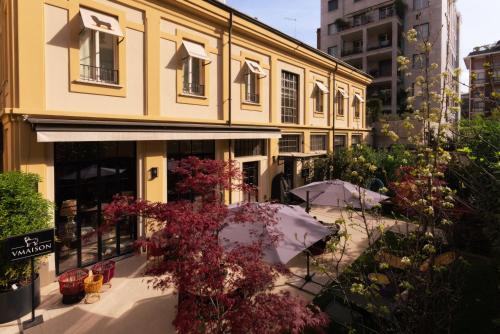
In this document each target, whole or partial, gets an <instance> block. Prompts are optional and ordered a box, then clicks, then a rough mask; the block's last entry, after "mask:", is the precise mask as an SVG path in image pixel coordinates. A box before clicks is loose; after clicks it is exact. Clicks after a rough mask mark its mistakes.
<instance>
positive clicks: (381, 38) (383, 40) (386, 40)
mask: <svg viewBox="0 0 500 334" xmlns="http://www.w3.org/2000/svg"><path fill="white" fill-rule="evenodd" d="M378 44H379V46H380V47H382V48H384V47H386V46H389V45H391V39H390V36H389V33H388V32H384V33H382V34H379V35H378Z"/></svg>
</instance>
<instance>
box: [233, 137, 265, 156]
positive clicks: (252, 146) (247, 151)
mask: <svg viewBox="0 0 500 334" xmlns="http://www.w3.org/2000/svg"><path fill="white" fill-rule="evenodd" d="M256 155H266V140H265V139H241V140H235V141H234V156H235V157H253V156H256Z"/></svg>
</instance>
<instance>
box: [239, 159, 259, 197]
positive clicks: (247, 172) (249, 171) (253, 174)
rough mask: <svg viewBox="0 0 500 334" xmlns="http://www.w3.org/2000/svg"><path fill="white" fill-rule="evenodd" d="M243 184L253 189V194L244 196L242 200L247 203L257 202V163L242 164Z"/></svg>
mask: <svg viewBox="0 0 500 334" xmlns="http://www.w3.org/2000/svg"><path fill="white" fill-rule="evenodd" d="M242 171H243V175H244V176H245V178H244V182H245V183H246V184H248V185H251V186H253V187H254V188H255V191H254V192H250V193H247V194H245V198H244V200H248V201H249V202H258V201H259V161H252V162H244V163H243V165H242Z"/></svg>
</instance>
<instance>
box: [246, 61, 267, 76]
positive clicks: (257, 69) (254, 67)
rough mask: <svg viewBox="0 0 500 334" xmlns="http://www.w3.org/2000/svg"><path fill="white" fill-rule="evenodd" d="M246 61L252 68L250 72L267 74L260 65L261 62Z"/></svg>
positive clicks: (249, 67)
mask: <svg viewBox="0 0 500 334" xmlns="http://www.w3.org/2000/svg"><path fill="white" fill-rule="evenodd" d="M245 63H246V65H247V67H248V69H249V70H250V72H252V73H255V74H257V75H264V76H265V75H266V72H264V69H263V68H262V66H260V64H259V63H257V62H255V61H253V60H245Z"/></svg>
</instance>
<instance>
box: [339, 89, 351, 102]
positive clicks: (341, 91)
mask: <svg viewBox="0 0 500 334" xmlns="http://www.w3.org/2000/svg"><path fill="white" fill-rule="evenodd" d="M337 94H340V95H342V96H343V97H344V98H345V99H347V98H349V95H348V94H347V93H346V92H345V90H344V89H343V88H340V87H338V88H337Z"/></svg>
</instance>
